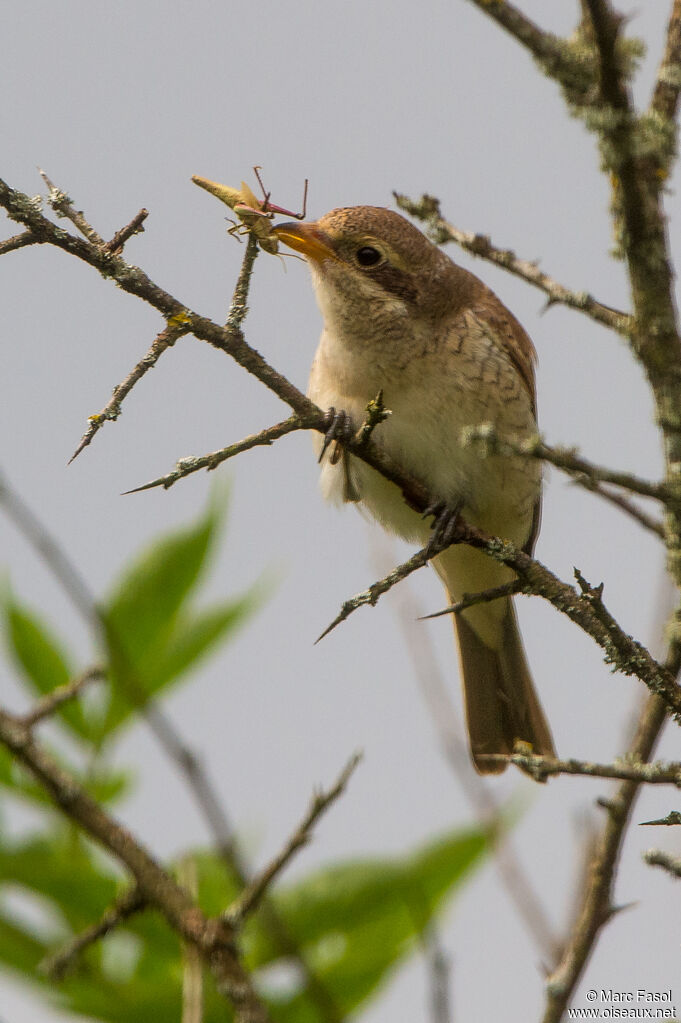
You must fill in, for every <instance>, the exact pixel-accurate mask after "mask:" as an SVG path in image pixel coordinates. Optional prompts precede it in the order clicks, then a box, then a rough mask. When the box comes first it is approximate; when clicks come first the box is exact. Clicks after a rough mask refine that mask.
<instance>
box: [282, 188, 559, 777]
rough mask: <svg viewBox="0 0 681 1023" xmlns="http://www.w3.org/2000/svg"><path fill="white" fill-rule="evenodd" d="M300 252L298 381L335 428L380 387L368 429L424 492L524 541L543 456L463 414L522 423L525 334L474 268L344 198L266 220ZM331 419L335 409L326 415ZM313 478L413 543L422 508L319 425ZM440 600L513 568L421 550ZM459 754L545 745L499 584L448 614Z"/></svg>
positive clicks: (389, 214) (509, 575) (423, 530)
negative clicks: (306, 374) (304, 355)
mask: <svg viewBox="0 0 681 1023" xmlns="http://www.w3.org/2000/svg"><path fill="white" fill-rule="evenodd" d="M273 232H274V234H275V235H276V237H277V238H278V240H279V241H280V242H282V243H283V244H285V245H287V246H288V247H289V248H292V249H294V250H295V251H296V252H298V253H300V254H302V255H303V256H304V257H305V258H306V260H307V263H308V265H309V268H310V271H311V276H312V284H313V287H314V291H315V294H316V299H317V303H318V305H319V308H320V311H321V314H322V320H323V330H322V334H321V339H320V342H319V347H318V348H317V352H316V355H315V357H314V361H313V363H312V369H311V372H310V380H309V387H308V396H309V398H310V399H311V400H312V401H314V402H315V403H316V404H317V405H318V406H319V407H320V408H322V409H325V410H327V409H329V410H334V411H335V410H342V415H343V417H345V425H346V430H347V428H348V426H349V424H352V425H354V428H355V429H356V428H357V427H358V426H359V425H360V424H361V423H362V421H363V420H364V418H365V415H366V411H365V410H366V407H367V403H368V402H369V401H370V400H371V399H372V398H374V397H375V396H376V395H377V394H378V393H379V392H382V395H383V399H384V403H385V406H386V407H387V408H388V409H389V410H390V413H391V414H390V416H389V417H388V418H387V419H386V420H385V422H382V423H381V424H380V425H378V426H377V427H376V428H375V429H374V432H373V434H372V442H373V443H374V444H375V445H376V446H377V447H378V448H379V449H381V450H383V451H385V452H386V453H387V454H388V455H389V456H391V458H392V459H393V460H394V461H395V462H397V463H398V464H399V465H400V466H401V467H402V468H403V469H404V471H405V472H406V473H408V474H410V475H411V476H413V477H415V478H417V479H419V480H420V481H421V482H422V483H423V484H424V485H425V486H426V488H427V490H428V493H429V494H431V495H432V498H433V507H436V506H437V507H440V508H445V509H449V510H450V511H451V513H452V514H460V515H461V516H462V518H463V519H464V520H465V521H466V522H468V523H470V524H471V525H474V526H477V527H479V528H480V529H483V530H485V531H486V532H488V533H490V534H492V535H494V536H499V537H502V538H503V539H505V540H508V541H511V542H512V543H513V544H515V545H516V546H518V547H519V548H522V549H524V550H525V551H527V552H528V553H532V551H533V548H534V543H535V540H536V537H537V532H538V529H539V521H540V509H541V467H540V465H539V463H538V461H537V460H534V459H529V458H525V457H523V456H521V455H519V454H500V453H493V452H488V453H487V454H485V453H481V451H480V450H479V445H478V446H476V445H471V444H470V443H466V442H465V432H466V431H467V430H470V428H475V427H481V426H483V425H485V426H486V427H488V426H491V428H492V429H493V431H494V433H495V436H497V437H498V438H499V439H500V440H501V441H503V440H504V438H506V439H508V440H512V441H513V442H522V441H523V440H524V439H526V438H528V437H531V436H535V435H536V432H537V420H536V385H535V374H534V362H535V359H536V354H535V350H534V346H533V344H532V342H531V340H530V338H529V337H528V335H527V333H526V332H525V330H524V329H523V327H522V326H521V325H520V323H519V322H518V321H517V320H516V319H515V317H514V316H513V315H512V313H511V312H510V311H509V310H508V309H507V308H506V307H505V306H504V304H503V303H502V302H501V300H500V299H499V298H498V297H497V296H496V295H495V294H494V292H493V291H492V290H491V289H490V288H488V287H487V286H486V285H485V284H484V283H483V282H482V281H481V280H480V279H479V278H478V277H476V276H475V275H474V274H472V273H470V272H469V271H468V270H466V269H464V268H463V267H461V266H458V265H457V264H456V263H454V261H453V260H451V259H450V258H449V257H448V256H447V254H446V253H445V252H443V251H442V249H441V248H439V247H438V246H437V245H435V244H433V243H432V242H431V241H430V240H429V239H428V238H426V236H425V235H424V234H423V233H422V232H421V231H419V230H418V228H416V227H415V226H414V225H413V224H412V223H410V222H409V221H408V220H407V219H406V218H404V217H402V216H401V215H400V214H398V213H396V212H394V211H393V210H390V209H387V208H384V207H376V206H350V207H344V208H339V209H334V210H331V212H330V213H327V214H325V215H324V216H323V217H321V218H320V219H319V220H317V221H307V222H306V221H291V222H286V223H283V224H279V225H276V226H275V227H274V228H273ZM336 422H337V417H336ZM316 436H317V440H316V444H317V450H318V452H320V453H321V476H320V482H321V489H322V493H323V495H324V497H326V498H327V499H329V500H331V501H333V502H337V503H342V502H345V501H350V502H355V503H357V504H358V505H359V507H360V509H361V510H363V511H364V512H365V513H368V515H369V517H371V518H373V519H375V520H376V521H377V522H378V523H380V524H381V525H382V526H383V527H384V528H385V529H386V530H388V531H389V532H391V533H394V534H397V535H398V536H400V537H402V538H403V539H405V540H407V541H410V542H417V543H418V544H419V545H420V546H425V545H427V543H428V541H429V538H430V536H431V526H430V524H429V522H428V521H427V520H426V519H425V518H424V517H423V516H422V515H421V514H419V513H418V512H417V511H415V510H414V509H413V508H411V507H409V505H408V504H407V503H406V501H405V500H404V497H403V495H402V493H401V491H400V490H399V488H398V487H397V486H396V485H395V484H394V483H392V482H390V481H388V480H387V479H385V478H384V477H383V476H381V475H380V474H379V473H378V472H377V471H376V470H374V469H373V468H371V467H370V466H368V465H367V464H366V463H365V462H363V461H362V460H361V459H359V458H357V457H355V456H353V455H352V454H349V453H348V452H347V451H346V450H344V449H343V448H342V439H341V441H339V440H338V438H337V437H336V438H335V439H333V440H332V443H331V444H330V445H329V444H328V441H329V436H327V438H326V440H324V438H323V437H322V436H321V435H320V434H318V435H316ZM432 563H433V566H434V568H435V570H436V572H437V574H438V575H439V577H440V579H441V580H442V582H443V583H444V586H445V589H446V591H447V598H448V600H449V602H450V604H452V603H454V602H456V601H459V600H461V598H462V597H463V595H464V594H467V593H474V592H475V593H477V592H480V591H483V590H487V589H491V588H495V587H498V586H500V585H503V584H505V583H508V582H511V581H513V579H514V574H513V571H512V570H511V569H510V568H508V567H507V566H505V565H502V564H500V563H499V562H497V561H494V560H493V559H492V558H490V557H489V556H487V555H486V554H484V553H482V552H481V551H479V550H474V549H473V548H472V547H470V546H467V545H465V544H457V545H453V546H450V547H448V548H447V549H446V550H444V551H442V553H440V554H439V555H437V557H435V558H433V561H432ZM453 618H454V629H455V634H456V638H457V640H458V651H459V664H460V675H461V679H462V683H463V695H464V706H465V715H466V722H467V728H468V737H469V745H470V751H471V756H472V761H473V764H474V766H475V768H476V770H477V771H478V772H479V773H481V774H496V773H500V772H501V771H503V770H504V769H505V767H506V766H507V761H505V760H504V759H503V756H502V758H494V759H487V758H488V757H489V756H490V755H495V754H502V755H509V754H511V753H513V751H514V749H515V750H517V749H518V743H521V744H523V746H522V747H521V748H527V746H526V744H528V745H529V749H530V750H531V751H532V752H533V753H536V754H540V755H546V756H555V750H554V744H553V739H552V736H551V731H550V728H549V725H548V723H547V720H546V717H545V715H544V712H543V710H542V707H541V704H540V702H539V698H538V696H537V693H536V691H535V687H534V684H533V681H532V676H531V673H530V668H529V665H528V661H527V656H526V653H525V649H524V646H523V642H522V638H521V635H520V630H519V627H518V620H517V616H516V612H515V607H514V604H513V599H512V597H511V596H508V595H506V596H504V597H502V598H499V599H496V600H493V601H490V602H486V603H479V604H476V605H474V606H471V607H468V608H467V609H465V610H463V611H460V612H459V613H457V614H455V615H453Z"/></svg>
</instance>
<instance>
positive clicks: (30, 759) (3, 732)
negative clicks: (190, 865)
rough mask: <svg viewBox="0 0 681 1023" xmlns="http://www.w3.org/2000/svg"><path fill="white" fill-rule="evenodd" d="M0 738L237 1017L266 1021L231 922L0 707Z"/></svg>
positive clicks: (247, 1021)
mask: <svg viewBox="0 0 681 1023" xmlns="http://www.w3.org/2000/svg"><path fill="white" fill-rule="evenodd" d="M0 741H1V742H3V743H4V744H5V746H7V748H8V749H9V750H10V752H11V753H12V754H13V756H14V757H15V758H16V759H17V760H18V761H19V762H20V763H21V764H23V765H24V766H25V767H26V768H27V769H28V770H29V771H30V772H31V774H32V775H33V776H34V777H35V778H36V780H37V781H38V782H40V784H41V785H42V786H43V788H44V789H45V790H46V792H47V793H48V794H49V796H50V798H51V799H52V801H53V802H54V803H55V804H56V805H57V806H58V807H59V808H60V809H61V811H62V812H63V813H64V814H65V816H66V817H68V818H69V819H70V820H72V821H74V822H75V823H76V824H78V825H79V826H80V827H81V828H83V830H84V831H86V832H87V834H88V835H90V837H91V838H93V839H95V840H96V841H97V842H98V843H99V844H100V845H101V846H102V847H103V848H104V849H106V850H107V851H108V852H110V853H111V854H112V855H113V856H114V857H115V858H116V859H117V860H118V861H119V862H120V863H122V864H123V865H124V866H126V867H127V869H128V871H129V872H130V874H131V875H132V877H133V878H134V880H135V885H136V888H137V890H138V891H139V894H140V897H141V898H142V899H143V900H144V901H145V902H146V903H148V904H149V905H150V906H154V907H156V908H157V909H158V910H159V911H160V912H161V913H162V914H163V916H164V917H165V919H166V920H167V921H168V923H169V924H170V926H171V927H172V928H173V930H174V931H176V932H177V933H178V934H179V935H180V936H181V937H182V938H184V940H185V941H187V942H189V943H191V944H192V945H194V946H196V948H197V949H198V950H199V952H200V953H201V956H202V958H203V960H204V962H205V964H206V966H207V967H208V968H209V969H210V970H211V972H212V973H213V976H214V978H215V980H216V983H217V986H218V989H219V990H220V991H221V993H222V994H223V995H224V996H225V997H226V998H228V999H229V1001H230V1002H231V1003H232V1005H233V1006H234V1009H235V1012H236V1018H237V1020H239V1021H240V1023H267V1021H268V1020H269V1018H270V1017H269V1014H268V1012H267V1010H266V1008H265V1006H264V1004H263V1002H262V1001H261V1000H260V997H259V995H258V994H257V992H256V990H255V988H254V986H253V981H252V980H251V977H250V975H249V974H248V972H247V971H246V970H245V969H244V967H243V965H242V964H241V961H240V960H239V958H238V957H237V954H236V952H235V947H234V935H233V933H232V930H231V928H230V927H229V926H228V925H227V924H225V923H224V921H220V920H217V919H212V920H209V919H207V918H206V917H205V916H204V915H203V914H202V913H201V911H200V909H199V908H198V907H197V906H195V905H194V904H193V903H192V900H191V899H190V898H189V896H188V894H187V892H186V891H185V890H184V889H183V888H181V887H180V886H179V885H178V884H177V883H176V882H175V881H174V880H173V878H172V877H171V876H170V875H169V874H168V873H167V872H166V871H165V870H164V869H163V868H162V867H161V866H160V865H159V864H158V863H157V861H156V860H155V859H154V858H153V857H152V856H151V855H150V853H148V852H147V850H146V849H145V848H144V847H143V846H142V845H140V844H139V843H138V842H137V841H135V839H134V838H133V836H132V835H131V834H130V833H129V832H128V831H126V829H125V828H124V827H123V826H122V825H121V824H119V822H118V821H117V820H116V819H115V818H114V817H113V816H111V815H110V814H108V813H107V812H106V811H105V810H103V809H102V807H101V806H100V805H99V804H98V803H97V802H96V801H95V800H93V799H92V798H91V797H90V796H89V795H88V794H87V792H85V790H84V789H82V788H81V787H80V786H79V785H78V784H77V783H76V781H75V779H74V778H72V777H71V776H70V775H69V774H67V773H66V772H65V771H64V770H63V769H62V768H61V767H59V765H58V764H57V763H56V762H55V761H54V760H53V759H52V758H51V757H50V756H49V754H48V753H47V752H46V751H45V750H44V749H43V748H42V747H41V746H40V745H39V744H38V743H37V742H36V741H35V739H34V738H33V736H32V734H31V731H30V729H27V728H26V726H25V725H24V724H23V722H21V720H20V719H18V718H15V717H13V716H12V715H10V714H8V713H7V712H6V711H3V710H0Z"/></svg>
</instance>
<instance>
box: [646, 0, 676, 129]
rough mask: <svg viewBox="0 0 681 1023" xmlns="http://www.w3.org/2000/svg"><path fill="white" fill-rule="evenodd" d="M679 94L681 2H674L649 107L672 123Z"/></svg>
mask: <svg viewBox="0 0 681 1023" xmlns="http://www.w3.org/2000/svg"><path fill="white" fill-rule="evenodd" d="M680 92H681V0H674V4H673V6H672V11H671V14H670V15H669V24H668V26H667V37H666V42H665V48H664V54H663V56H662V60H661V61H660V67H659V69H658V72H657V79H656V81H655V89H654V92H653V98H652V100H651V103H650V107H651V109H652V110H654V111H655V112H656V113H658V114H661V115H662V117H665V118H667V119H668V120H669V121H673V119H674V118H675V116H676V112H677V110H678V105H679V93H680Z"/></svg>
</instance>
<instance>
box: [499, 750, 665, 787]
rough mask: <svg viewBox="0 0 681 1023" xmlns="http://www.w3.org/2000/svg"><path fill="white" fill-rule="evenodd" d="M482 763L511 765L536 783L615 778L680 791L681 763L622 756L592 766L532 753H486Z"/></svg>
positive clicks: (582, 761)
mask: <svg viewBox="0 0 681 1023" xmlns="http://www.w3.org/2000/svg"><path fill="white" fill-rule="evenodd" d="M482 759H484V760H489V761H490V762H494V763H509V764H515V765H516V767H519V768H520V769H521V770H523V771H525V772H526V773H527V774H530V775H532V777H533V778H536V779H537V780H538V781H545V779H546V778H549V777H551V776H552V775H557V774H571V775H582V776H587V777H589V778H619V779H620V780H622V781H636V782H645V783H646V784H647V785H676V786H677V788H681V763H679V764H677V763H673V764H667V763H663V762H661V761H660V762H656V763H643V762H640V761H639V762H636V761H634V760H633V759H629V758H628V757H624V758H622V759H617V760H615V761H614V762H613V763H612V764H596V763H592V762H591V761H589V760H574V759H569V760H558V759H554V758H552V757H542V756H538V755H537V754H534V753H511V754H510V755H508V756H506V755H502V754H496V753H490V754H488V755H485V756H483V758H482Z"/></svg>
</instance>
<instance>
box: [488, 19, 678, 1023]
mask: <svg viewBox="0 0 681 1023" xmlns="http://www.w3.org/2000/svg"><path fill="white" fill-rule="evenodd" d="M474 2H475V3H476V6H477V7H479V8H480V10H481V11H483V12H484V13H485V14H487V15H488V16H490V17H491V18H493V19H494V20H495V21H496V22H497V23H498V24H501V25H502V26H503V27H504V28H505V29H506V30H507V31H509V32H511V34H512V35H514V36H515V38H516V39H517V40H518V41H519V42H520V43H521V44H522V45H523V46H524V47H526V48H527V49H529V50H530V51H531V52H532V53H533V54H534V55H535V57H537V59H538V61H539V63H540V64H541V66H542V67H543V69H544V72H545V73H546V74H547V76H548V77H552V78H554V79H555V80H556V81H558V82H559V83H560V84H561V86H562V87H563V90H564V93H565V97H566V100H567V102H568V104H569V105H570V106H571V107H572V109H573V112H574V113H576V114H577V115H578V116H580V117H582V118H583V120H584V122H585V124H586V125H587V127H588V128H589V129H590V130H591V131H593V132H595V133H596V135H597V137H598V142H599V148H600V153H601V159H602V164H603V169H604V171H605V172H606V173H607V174H608V176H609V178H610V181H611V183H612V215H613V222H614V225H615V230H616V234H617V237H618V240H619V243H620V246H621V251H622V255H623V257H624V259H625V260H626V263H627V268H628V271H629V278H630V282H631V291H632V299H633V314H632V317H631V320H630V321H629V327H630V329H629V330H628V333H629V339H630V344H631V347H632V351H633V353H634V355H635V356H636V358H637V359H639V361H640V362H641V364H642V365H643V368H644V370H645V372H646V374H647V376H648V380H649V382H650V385H651V389H652V392H653V395H654V399H655V403H656V418H657V422H658V423H659V425H660V429H661V431H662V434H663V438H664V447H665V458H666V476H665V481H664V482H665V487H666V488H667V489H668V492H669V493H670V494H672V495H674V497H675V499H672V500H669V501H668V502H667V503H666V509H665V512H666V514H665V541H666V545H667V550H668V559H669V570H670V573H671V576H672V578H673V579H674V581H675V582H676V584H677V586H678V585H679V582H681V502H680V501H679V485H680V482H681V415H680V414H679V409H681V374H680V373H679V361H680V356H681V341H680V339H679V328H678V322H677V316H676V308H675V303H674V293H673V270H672V264H671V259H670V255H669V247H668V242H667V229H666V218H665V213H664V210H663V207H662V192H663V186H664V182H665V180H666V178H667V176H668V174H669V169H670V166H671V163H672V161H673V159H674V156H675V149H676V136H677V126H676V124H675V123H674V121H673V118H674V116H675V114H676V112H677V106H678V97H679V90H681V2H680V0H674V3H673V7H672V13H671V17H670V21H669V25H668V30H667V39H666V45H665V52H664V56H663V58H662V62H661V64H660V68H659V70H658V77H657V81H656V85H655V88H654V92H653V98H652V102H651V105H650V108H649V110H648V111H645V112H643V113H641V114H638V113H637V112H636V111H635V110H634V108H633V105H632V102H631V98H630V93H629V83H628V78H629V75H630V74H631V71H632V67H633V62H632V60H631V57H632V56H633V55H634V54H635V49H636V48H635V45H634V46H632V45H631V44H630V43H629V41H627V40H624V39H623V38H622V35H621V32H622V27H623V23H624V19H623V18H622V16H621V15H619V14H618V13H616V12H615V11H614V10H613V9H612V7H611V5H610V3H609V2H608V0H584V2H583V4H582V7H583V12H584V20H583V24H582V26H580V32H579V33H577V34H576V35H575V36H574V37H573V39H572V40H560V41H556V40H555V38H554V37H548V36H547V35H546V34H544V33H542V32H541V30H538V29H537V28H536V26H533V25H531V24H530V25H529V26H527V25H525V24H524V23H523V16H522V15H519V13H518V12H517V11H516V10H515V8H513V6H512V5H511V4H509V3H502V2H500V0H491V2H489V0H474ZM547 49H548V50H549V51H550V50H551V49H553V50H556V49H557V50H558V51H559V53H560V54H561V56H562V58H563V59H562V61H560V60H559V61H555V62H553V63H552V62H551V60H547V59H546V56H545V55H546V52H547ZM580 51H581V57H582V59H583V74H581V76H580V75H579V74H576V75H572V71H575V70H576V68H574V67H573V68H572V71H571V69H570V66H569V65H570V56H572V57H573V58H576V57H577V56H579V55H580ZM566 72H567V74H566ZM680 664H681V652H680V649H679V635H678V631H677V633H676V634H672V635H671V640H670V646H669V653H668V656H667V660H666V664H665V669H666V671H667V672H668V674H669V675H672V676H676V675H677V674H678V670H679V665H680ZM665 718H666V712H665V707H664V705H663V704H662V702H661V701H660V700H659V699H658V698H656V697H655V696H651V697H649V699H648V702H647V705H646V709H645V711H644V713H643V715H642V717H641V719H640V723H639V727H638V732H637V735H636V737H635V740H634V743H633V745H632V747H631V748H630V751H629V756H630V757H631V758H632V759H633V760H634V761H640V762H641V763H644V762H645V761H647V760H648V759H649V758H650V756H651V754H652V752H653V750H654V747H655V743H656V740H657V738H658V736H659V734H660V732H661V729H662V727H663V725H664V721H665ZM639 785H640V782H639V781H638V780H627V781H624V782H622V784H621V785H620V787H619V789H618V791H617V794H616V796H615V798H614V799H613V800H610V801H609V802H608V804H607V806H608V817H607V820H606V823H605V825H604V827H603V829H602V831H601V834H600V836H599V839H598V842H597V846H596V850H595V853H594V857H593V860H592V863H591V867H590V871H589V876H588V878H587V881H586V884H585V887H584V890H583V892H582V898H581V907H580V911H579V914H578V916H577V919H576V922H575V925H574V926H573V928H572V931H571V933H570V935H569V938H568V941H567V943H566V946H565V950H564V953H563V956H562V958H561V962H560V964H559V965H558V967H557V968H556V969H555V970H554V971H553V973H552V974H551V976H550V977H549V979H548V983H547V1002H546V1010H545V1014H544V1017H543V1021H544V1023H558V1021H559V1020H561V1019H563V1017H564V1013H565V1009H566V1007H567V1005H568V1004H569V1001H570V998H571V996H572V994H573V992H574V990H575V987H576V985H577V983H578V981H579V979H580V977H581V975H582V973H583V971H584V968H585V966H586V964H587V961H588V959H589V956H590V954H591V952H592V950H593V948H594V947H595V944H596V941H597V940H598V936H599V933H600V930H601V928H602V926H603V925H604V924H605V923H607V921H608V920H609V919H610V918H611V917H612V915H613V906H612V889H613V884H614V880H615V875H616V866H617V859H618V856H619V852H620V849H621V846H622V842H623V838H624V835H625V833H626V829H627V825H628V823H629V818H630V815H631V810H632V807H633V804H634V800H635V798H636V795H637V792H638V789H639Z"/></svg>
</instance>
